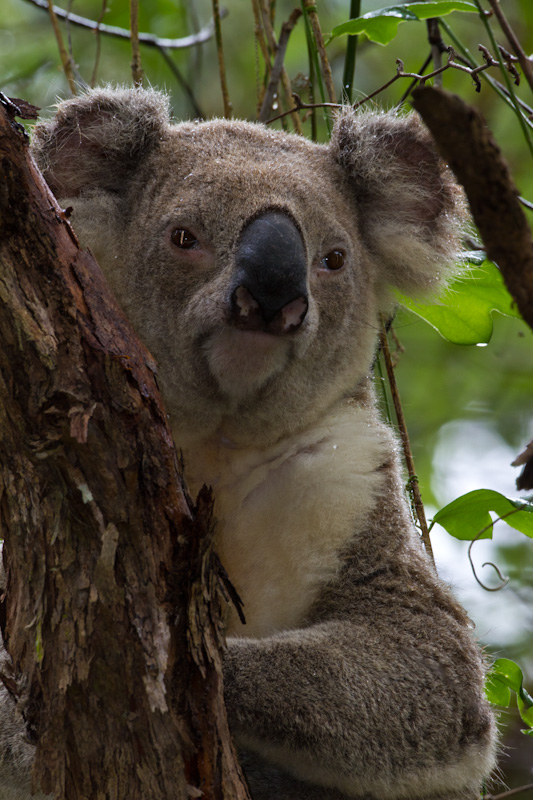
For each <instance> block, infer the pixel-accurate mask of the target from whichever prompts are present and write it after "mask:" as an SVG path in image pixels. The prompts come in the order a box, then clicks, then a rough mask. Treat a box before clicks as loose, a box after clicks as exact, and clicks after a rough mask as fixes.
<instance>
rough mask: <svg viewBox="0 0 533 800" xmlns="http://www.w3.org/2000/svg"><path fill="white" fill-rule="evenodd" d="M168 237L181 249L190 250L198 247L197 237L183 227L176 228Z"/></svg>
mask: <svg viewBox="0 0 533 800" xmlns="http://www.w3.org/2000/svg"><path fill="white" fill-rule="evenodd" d="M170 238H171V239H172V241H173V243H174V244H175V245H176V246H177V247H180V248H181V249H182V250H192V249H193V248H195V247H198V239H197V238H196V236H195V235H194V234H193V233H191V232H190V231H187V230H185V228H176V230H174V231H172V234H171V236H170Z"/></svg>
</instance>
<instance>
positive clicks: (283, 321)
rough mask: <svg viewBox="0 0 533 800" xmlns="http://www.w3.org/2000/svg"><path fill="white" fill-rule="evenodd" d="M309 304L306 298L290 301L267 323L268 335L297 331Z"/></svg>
mask: <svg viewBox="0 0 533 800" xmlns="http://www.w3.org/2000/svg"><path fill="white" fill-rule="evenodd" d="M308 307H309V304H308V302H307V298H306V297H297V298H296V300H291V302H290V303H287V305H286V306H283V308H282V309H280V311H279V312H278V313H277V314H276V316H275V317H274V319H273V320H272V321H271V322H270V323H269V325H268V328H267V330H268V331H269V332H270V333H293V332H294V331H297V330H298V328H299V327H300V325H301V324H302V322H303V321H304V319H305V315H306V314H307V309H308Z"/></svg>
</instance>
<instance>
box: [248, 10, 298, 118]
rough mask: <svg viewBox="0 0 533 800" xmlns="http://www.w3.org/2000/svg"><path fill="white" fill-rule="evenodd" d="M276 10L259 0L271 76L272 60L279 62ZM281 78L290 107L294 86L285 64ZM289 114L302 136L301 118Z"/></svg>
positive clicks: (260, 18) (284, 96)
mask: <svg viewBox="0 0 533 800" xmlns="http://www.w3.org/2000/svg"><path fill="white" fill-rule="evenodd" d="M274 10H275V9H274V5H273V4H270V6H267V5H266V3H264V2H261V1H260V0H259V3H258V13H259V24H261V23H262V30H263V31H264V34H265V36H266V42H267V44H268V48H267V49H268V51H269V54H268V56H267V59H266V65H267V69H268V71H269V75H271V70H272V69H273V67H272V66H271V63H270V59H271V58H272V57H274V58H275V60H277V55H278V48H279V45H278V43H277V41H276V35H275V33H274V28H273V14H274ZM282 33H283V30H282ZM280 77H281V86H282V89H283V100H284V103H285V105H286V106H287V105H289V104H290V103H291V100H292V86H291V82H290V79H289V76H288V74H287V70H286V69H285V65H284V64H283V63H282V65H281V76H280ZM263 105H264V98H263V102H262V103H261V109H262V108H263ZM289 114H290V115H291V121H292V124H293V127H294V130H295V131H296V133H300V134H301V133H302V123H301V122H300V118H299V116H298V114H297V113H294V112H289ZM263 120H264V117H263Z"/></svg>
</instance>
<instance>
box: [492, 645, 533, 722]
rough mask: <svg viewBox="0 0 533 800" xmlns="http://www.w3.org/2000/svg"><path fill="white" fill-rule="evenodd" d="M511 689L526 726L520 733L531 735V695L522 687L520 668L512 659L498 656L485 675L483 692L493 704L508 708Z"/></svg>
mask: <svg viewBox="0 0 533 800" xmlns="http://www.w3.org/2000/svg"><path fill="white" fill-rule="evenodd" d="M511 691H513V692H514V694H515V697H516V705H517V707H518V711H519V714H520V717H521V718H522V720H523V722H525V723H526V725H527V726H528V727H527V728H526V729H525V730H523V731H522V733H525V734H526V735H528V736H533V697H531V695H530V694H529V692H527V691H526V689H525V688H524V675H523V673H522V670H521V669H520V667H519V666H518V664H515V662H514V661H511V660H510V659H508V658H498V659H496V661H495V662H494V664H493V665H492V668H491V670H490V672H489V674H488V676H487V682H486V685H485V693H486V695H487V697H488V699H489V701H490V702H491V703H493V704H494V705H497V706H502V707H503V708H509V706H510V705H511Z"/></svg>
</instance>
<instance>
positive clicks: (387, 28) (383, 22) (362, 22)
mask: <svg viewBox="0 0 533 800" xmlns="http://www.w3.org/2000/svg"><path fill="white" fill-rule="evenodd" d="M452 11H470V12H472V11H474V12H477V11H478V9H477V8H476V6H475V5H473V4H472V3H468V2H465V0H438V2H430V3H404V4H399V5H395V6H389V7H387V8H380V9H378V10H377V11H370V12H369V13H368V14H363V15H362V16H361V17H356V18H355V19H350V20H348V22H343V23H342V25H337V26H336V27H335V28H333V30H332V32H331V39H333V38H335V37H336V36H342V35H343V34H348V36H357V35H358V34H361V33H364V34H366V36H367V37H368V39H370V40H371V41H373V42H377V43H378V44H388V43H389V42H390V41H392V39H394V37H395V36H396V34H397V33H398V25H399V24H400V22H407V21H412V20H414V21H415V22H418V21H419V20H422V19H429V18H430V17H442V16H444V15H446V14H451V12H452Z"/></svg>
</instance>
